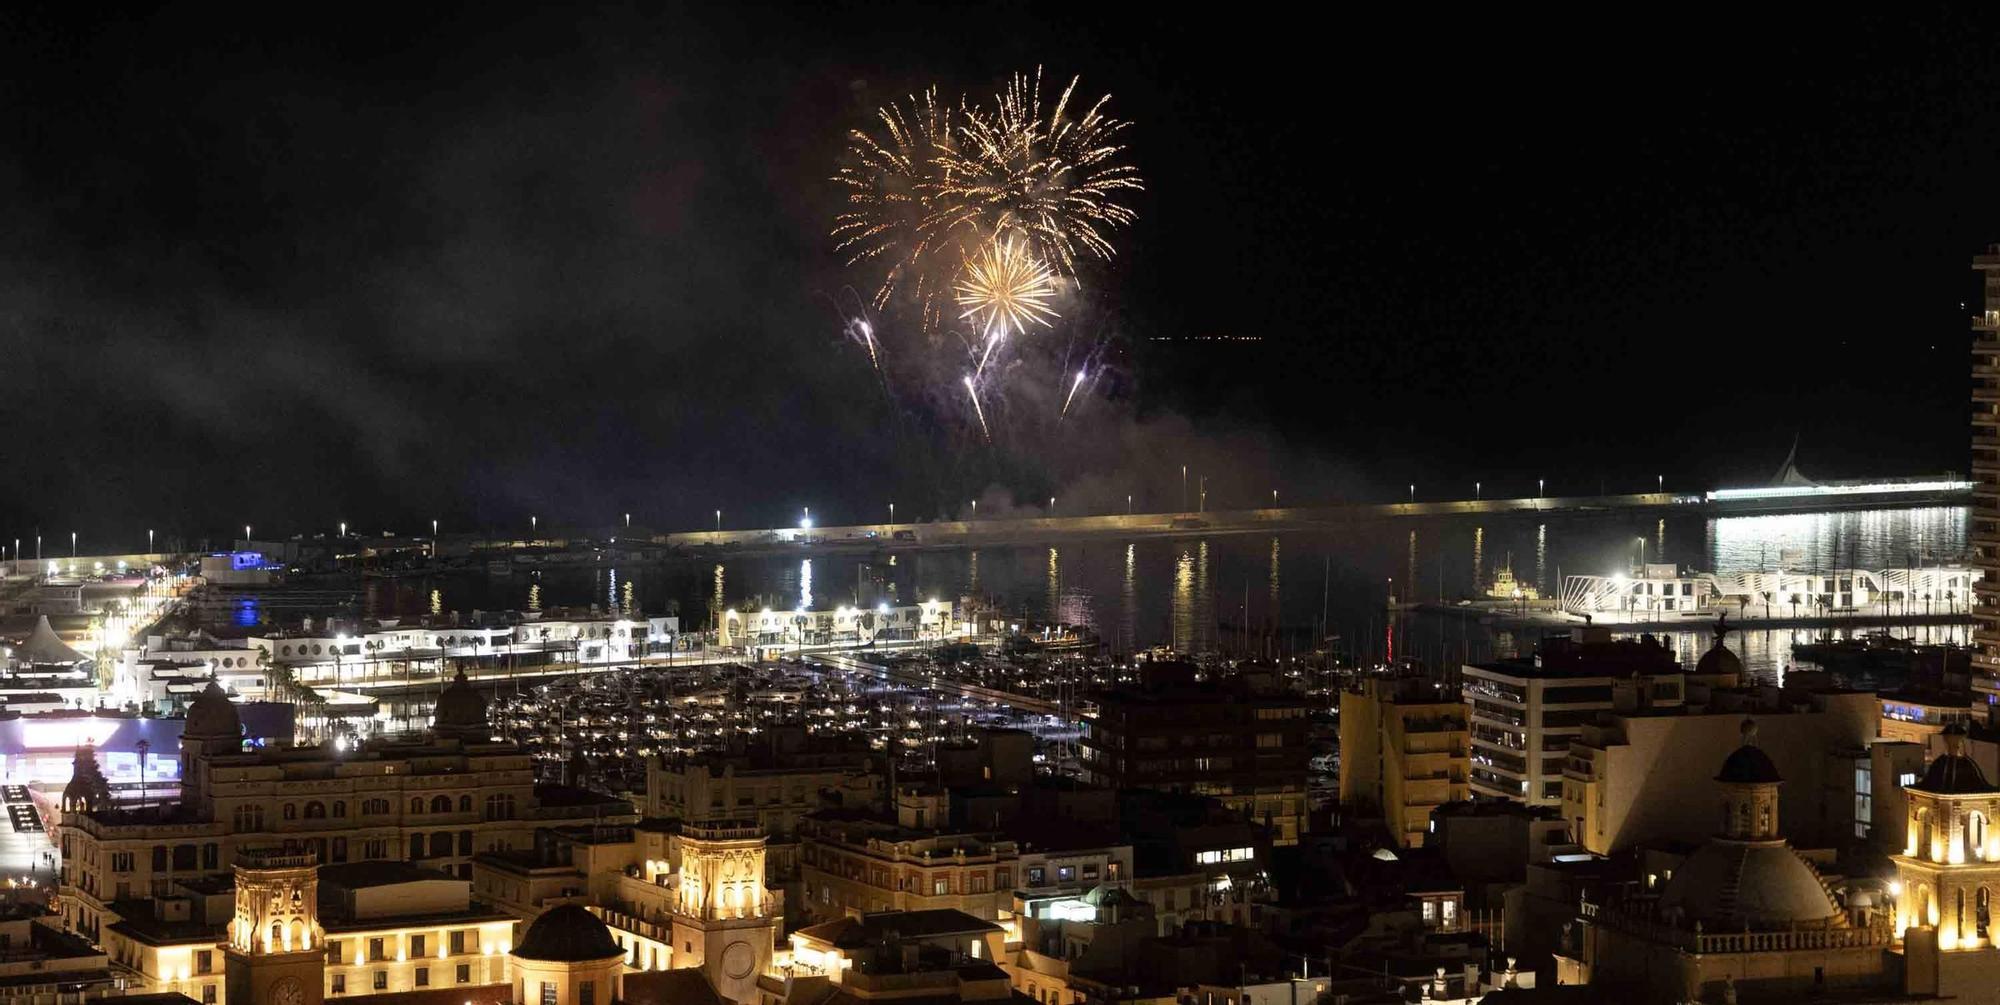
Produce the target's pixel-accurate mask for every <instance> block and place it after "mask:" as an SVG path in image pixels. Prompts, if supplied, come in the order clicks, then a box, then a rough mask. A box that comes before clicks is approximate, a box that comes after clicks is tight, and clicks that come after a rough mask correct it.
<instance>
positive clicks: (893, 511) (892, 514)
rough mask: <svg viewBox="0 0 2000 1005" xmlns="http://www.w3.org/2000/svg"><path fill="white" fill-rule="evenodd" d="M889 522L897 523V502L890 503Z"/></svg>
mask: <svg viewBox="0 0 2000 1005" xmlns="http://www.w3.org/2000/svg"><path fill="white" fill-rule="evenodd" d="M889 522H890V523H895V522H896V504H895V503H890V504H889Z"/></svg>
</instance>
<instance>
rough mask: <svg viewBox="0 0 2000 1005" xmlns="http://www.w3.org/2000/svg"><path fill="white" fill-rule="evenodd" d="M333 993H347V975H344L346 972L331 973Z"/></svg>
mask: <svg viewBox="0 0 2000 1005" xmlns="http://www.w3.org/2000/svg"><path fill="white" fill-rule="evenodd" d="M333 993H334V994H337V995H344V994H346V993H347V975H346V974H334V975H333Z"/></svg>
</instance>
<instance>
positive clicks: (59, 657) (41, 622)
mask: <svg viewBox="0 0 2000 1005" xmlns="http://www.w3.org/2000/svg"><path fill="white" fill-rule="evenodd" d="M14 658H15V659H18V660H24V661H26V662H29V663H67V664H76V663H88V662H90V657H88V656H85V655H84V654H82V653H80V652H77V651H76V650H75V649H72V648H70V645H69V643H67V642H64V641H63V640H62V637H61V636H59V635H57V634H56V630H55V629H54V628H52V627H50V625H49V616H48V615H46V614H44V615H42V616H41V617H39V618H36V619H35V630H34V631H32V632H29V633H28V638H27V641H25V642H22V643H21V644H20V645H19V646H17V647H15V649H14Z"/></svg>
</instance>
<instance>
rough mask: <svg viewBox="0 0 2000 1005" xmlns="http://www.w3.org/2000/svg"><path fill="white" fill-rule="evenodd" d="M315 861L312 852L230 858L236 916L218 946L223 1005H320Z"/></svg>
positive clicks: (270, 851)
mask: <svg viewBox="0 0 2000 1005" xmlns="http://www.w3.org/2000/svg"><path fill="white" fill-rule="evenodd" d="M324 943H325V939H324V935H323V933H322V932H321V931H320V927H319V856H318V855H316V854H315V853H314V852H313V851H312V850H311V849H309V848H308V849H303V850H299V849H292V848H267V849H244V850H242V851H239V852H237V854H236V916H235V918H233V919H231V921H230V922H229V941H228V943H226V944H225V945H224V946H223V959H224V976H225V980H224V985H223V986H224V988H225V989H226V991H227V995H228V997H227V1005H322V1002H323V1001H324V998H325V988H326V946H325V944H324Z"/></svg>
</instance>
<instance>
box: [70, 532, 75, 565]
mask: <svg viewBox="0 0 2000 1005" xmlns="http://www.w3.org/2000/svg"><path fill="white" fill-rule="evenodd" d="M69 557H70V560H71V561H75V560H76V531H70V532H69Z"/></svg>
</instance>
